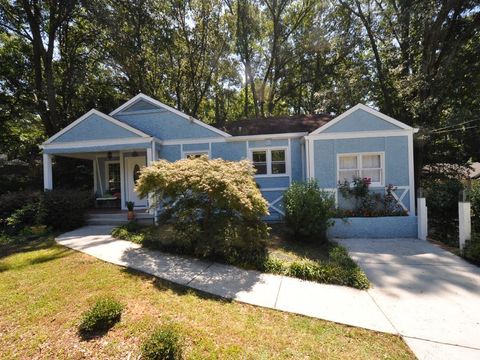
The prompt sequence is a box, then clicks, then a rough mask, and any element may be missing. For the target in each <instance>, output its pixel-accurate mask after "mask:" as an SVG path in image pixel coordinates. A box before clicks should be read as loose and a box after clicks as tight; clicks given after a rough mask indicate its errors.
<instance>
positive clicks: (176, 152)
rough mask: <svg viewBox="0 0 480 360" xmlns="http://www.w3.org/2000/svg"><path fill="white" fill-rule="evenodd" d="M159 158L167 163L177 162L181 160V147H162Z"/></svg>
mask: <svg viewBox="0 0 480 360" xmlns="http://www.w3.org/2000/svg"><path fill="white" fill-rule="evenodd" d="M159 152H160V158H161V159H165V160H168V161H172V162H173V161H177V160H180V159H181V158H182V147H181V145H163V146H162V147H161V148H160V150H159Z"/></svg>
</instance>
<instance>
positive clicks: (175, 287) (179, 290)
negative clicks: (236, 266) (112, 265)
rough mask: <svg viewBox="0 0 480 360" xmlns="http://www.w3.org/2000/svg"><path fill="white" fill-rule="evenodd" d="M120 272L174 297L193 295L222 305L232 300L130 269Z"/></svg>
mask: <svg viewBox="0 0 480 360" xmlns="http://www.w3.org/2000/svg"><path fill="white" fill-rule="evenodd" d="M122 272H124V273H125V274H128V275H129V276H131V277H135V278H139V279H141V280H143V281H151V282H152V284H153V286H154V287H155V289H157V290H158V291H172V292H173V293H175V295H179V296H187V295H195V296H196V297H198V298H200V299H202V300H215V301H219V302H222V303H231V302H232V301H233V300H232V299H226V298H223V297H221V296H219V295H214V294H212V293H209V292H206V291H202V290H198V289H194V288H191V287H189V286H187V285H181V284H178V283H174V282H172V281H169V280H165V279H161V278H159V277H156V276H154V275H150V274H147V273H145V272H143V271H139V270H135V269H131V268H123V269H122Z"/></svg>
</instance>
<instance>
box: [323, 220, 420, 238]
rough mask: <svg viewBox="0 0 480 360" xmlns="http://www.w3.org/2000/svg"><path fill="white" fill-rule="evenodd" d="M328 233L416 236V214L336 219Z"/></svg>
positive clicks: (358, 235) (366, 236) (353, 236)
mask: <svg viewBox="0 0 480 360" xmlns="http://www.w3.org/2000/svg"><path fill="white" fill-rule="evenodd" d="M334 221H335V225H334V226H333V227H331V228H330V229H329V230H328V235H329V236H331V237H336V238H379V239H382V238H416V237H417V217H416V216H388V217H371V218H368V217H367V218H360V217H359V218H347V219H335V220H334Z"/></svg>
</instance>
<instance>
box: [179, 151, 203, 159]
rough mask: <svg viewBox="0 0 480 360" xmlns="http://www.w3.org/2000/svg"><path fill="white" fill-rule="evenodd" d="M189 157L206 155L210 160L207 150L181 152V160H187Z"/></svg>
mask: <svg viewBox="0 0 480 360" xmlns="http://www.w3.org/2000/svg"><path fill="white" fill-rule="evenodd" d="M189 155H207V156H208V158H209V159H210V151H209V150H187V151H182V159H187V157H188V156H189Z"/></svg>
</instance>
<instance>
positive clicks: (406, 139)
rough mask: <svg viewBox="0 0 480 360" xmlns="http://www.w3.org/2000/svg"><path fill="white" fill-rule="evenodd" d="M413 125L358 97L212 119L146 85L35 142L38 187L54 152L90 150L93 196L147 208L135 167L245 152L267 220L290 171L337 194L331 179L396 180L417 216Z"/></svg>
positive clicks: (399, 194)
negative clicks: (295, 112) (39, 155)
mask: <svg viewBox="0 0 480 360" xmlns="http://www.w3.org/2000/svg"><path fill="white" fill-rule="evenodd" d="M415 132H416V129H414V128H412V127H410V126H408V125H406V124H403V123H401V122H399V121H397V120H395V119H392V118H391V117H389V116H387V115H385V114H382V113H380V112H378V111H376V110H374V109H372V108H370V107H367V106H365V105H362V104H358V105H356V106H354V107H352V108H351V109H350V110H348V111H346V112H344V113H343V114H341V115H339V116H337V117H332V116H329V115H309V116H293V117H288V116H287V117H274V118H268V119H259V120H256V121H251V120H250V121H249V120H241V121H237V122H233V123H230V124H228V125H227V126H226V127H225V128H224V129H217V128H215V127H212V126H210V125H208V124H206V123H203V122H202V121H200V120H197V119H194V118H192V117H191V116H188V115H186V114H184V113H182V112H180V111H178V110H176V109H174V108H172V107H170V106H167V105H165V104H163V103H161V102H159V101H157V100H155V99H152V98H151V97H149V96H146V95H144V94H139V95H137V96H135V97H133V98H132V99H130V100H129V101H127V102H126V103H124V104H123V105H121V106H120V107H118V108H117V109H115V110H113V111H112V112H111V113H110V114H108V115H107V114H104V113H101V112H100V111H97V110H90V111H89V112H87V113H86V114H85V115H83V116H82V117H80V118H79V119H78V120H76V121H74V122H73V123H72V124H70V125H69V126H67V127H66V128H64V129H63V130H61V131H60V132H58V133H57V134H55V135H54V136H52V137H51V138H49V139H48V140H47V141H45V142H44V143H43V144H42V148H43V160H44V187H45V189H52V188H53V186H54V184H53V183H52V158H53V156H67V157H76V158H82V159H89V160H91V161H92V162H93V166H94V179H93V181H94V189H95V193H96V196H97V198H98V199H99V200H100V201H101V200H102V199H105V200H108V199H114V198H120V199H121V200H120V201H119V202H118V207H121V209H125V206H126V205H125V204H126V202H127V201H133V202H134V203H135V208H137V209H147V208H148V206H149V199H140V198H139V197H138V196H137V194H136V193H135V191H134V186H135V181H136V179H137V178H138V174H139V171H140V169H141V168H142V167H143V166H145V165H148V164H150V163H151V162H153V161H155V160H157V159H166V160H169V161H176V160H179V159H184V158H188V157H191V156H198V155H201V154H206V155H208V156H209V157H211V158H223V159H226V160H241V159H250V160H251V161H252V162H253V165H254V166H255V167H256V169H257V174H256V181H257V183H258V185H259V187H260V189H261V191H262V194H263V195H264V197H265V199H267V200H268V202H269V204H270V209H269V210H270V217H269V219H270V220H277V219H280V218H281V216H282V215H283V209H282V195H283V192H284V191H285V189H286V188H287V187H288V186H289V185H290V184H291V183H292V181H302V180H305V179H307V178H315V179H317V180H318V183H319V184H320V186H321V187H322V188H324V189H326V190H328V191H331V192H332V193H333V194H335V196H336V197H337V199H338V191H337V184H338V181H339V180H343V179H344V178H348V179H350V178H351V177H352V176H353V175H357V176H362V177H370V178H371V179H372V184H371V188H373V189H377V190H379V191H384V189H385V186H386V185H388V184H394V185H395V186H396V191H395V197H396V199H397V200H398V203H399V204H400V205H401V206H402V207H403V208H404V209H405V210H406V211H408V213H409V215H410V216H412V217H414V216H415V201H414V200H415V198H414V174H413V134H414V133H415Z"/></svg>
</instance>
